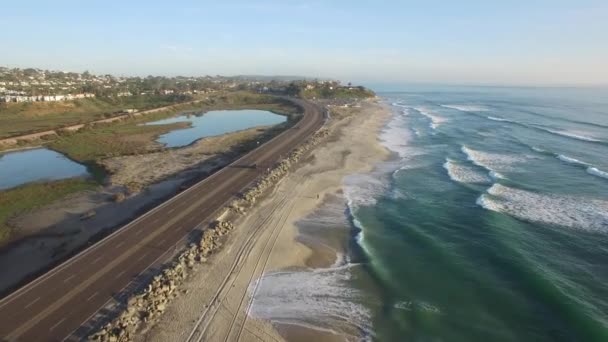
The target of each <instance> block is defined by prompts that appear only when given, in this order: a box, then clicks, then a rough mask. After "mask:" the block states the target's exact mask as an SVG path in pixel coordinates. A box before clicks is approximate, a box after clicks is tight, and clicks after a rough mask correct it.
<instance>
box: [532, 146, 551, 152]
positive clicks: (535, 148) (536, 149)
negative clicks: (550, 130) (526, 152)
mask: <svg viewBox="0 0 608 342" xmlns="http://www.w3.org/2000/svg"><path fill="white" fill-rule="evenodd" d="M531 148H532V151H534V152H538V153H547V151H546V150H543V149H542V148H540V147H536V146H532V147H531Z"/></svg>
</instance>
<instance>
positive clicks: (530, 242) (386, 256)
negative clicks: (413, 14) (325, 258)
mask: <svg viewBox="0 0 608 342" xmlns="http://www.w3.org/2000/svg"><path fill="white" fill-rule="evenodd" d="M380 95H381V96H382V97H383V99H384V102H386V103H387V104H388V105H389V106H390V107H391V109H392V111H393V117H392V119H390V121H389V122H388V123H387V125H386V127H384V129H383V130H382V132H381V134H380V137H379V139H380V141H381V142H382V144H384V145H385V146H386V147H387V148H388V149H390V150H391V151H392V152H393V155H392V157H391V158H390V160H388V161H385V162H382V163H380V164H378V165H376V167H375V170H374V171H373V172H371V173H366V174H353V175H350V176H348V177H346V178H345V179H344V187H343V188H344V191H343V193H339V194H335V195H334V196H331V198H327V199H326V201H325V203H324V205H322V206H321V207H320V208H319V209H318V210H317V211H315V212H313V213H312V214H310V215H309V216H307V217H306V218H304V219H303V220H302V221H300V223H299V227H300V228H301V231H300V233H301V235H300V237H299V239H300V241H302V242H304V243H306V244H308V245H311V246H314V247H315V248H321V249H323V250H330V251H331V250H332V249H333V250H335V253H336V261H335V263H334V264H333V265H331V266H330V267H324V268H316V269H315V268H310V269H304V270H301V269H297V270H283V271H280V272H273V273H269V274H266V275H265V276H264V277H263V279H262V280H261V282H262V283H261V286H260V287H259V289H258V291H257V292H256V293H255V302H254V306H253V309H252V314H253V315H254V316H256V317H260V318H265V319H269V320H271V321H273V322H274V323H282V324H291V325H298V326H304V327H308V328H312V329H316V330H320V331H324V332H329V333H335V334H339V335H341V336H346V337H347V339H348V340H349V341H359V340H366V341H466V342H471V341H608V91H606V89H603V90H602V89H565V88H554V89H540V88H490V87H484V88H473V87H424V88H421V87H418V88H411V89H403V90H402V91H400V92H390V93H389V92H387V93H381V94H380ZM344 236H349V237H350V238H349V242H347V243H345V242H344ZM337 237H338V238H337ZM339 237H342V238H341V240H340V238H339ZM337 240H340V241H342V242H336V241H337Z"/></svg>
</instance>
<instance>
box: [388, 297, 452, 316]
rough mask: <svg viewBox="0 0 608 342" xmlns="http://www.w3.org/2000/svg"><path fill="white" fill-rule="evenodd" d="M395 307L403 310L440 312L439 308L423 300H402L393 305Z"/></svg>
mask: <svg viewBox="0 0 608 342" xmlns="http://www.w3.org/2000/svg"><path fill="white" fill-rule="evenodd" d="M393 307H394V308H395V309H400V310H405V311H418V312H424V313H432V314H440V313H441V310H439V308H438V307H436V306H434V305H432V304H429V303H427V302H423V301H415V300H404V301H402V302H399V303H395V305H393Z"/></svg>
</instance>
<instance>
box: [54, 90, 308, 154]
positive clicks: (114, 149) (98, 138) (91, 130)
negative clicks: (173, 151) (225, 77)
mask: <svg viewBox="0 0 608 342" xmlns="http://www.w3.org/2000/svg"><path fill="white" fill-rule="evenodd" d="M241 108H247V109H264V110H270V111H273V112H276V113H278V114H283V115H287V116H288V117H289V118H290V120H291V119H293V118H295V116H296V113H299V109H298V108H297V107H295V106H294V105H293V104H292V103H291V102H289V101H285V100H283V99H281V98H278V97H274V96H268V95H260V94H253V93H246V92H235V93H226V94H220V95H218V96H215V97H211V98H209V99H208V100H204V101H202V102H199V103H196V104H183V105H180V106H176V107H174V108H171V109H169V110H165V111H160V112H157V113H151V114H147V115H144V116H141V117H134V118H132V119H129V120H126V121H121V122H116V123H111V124H107V125H95V126H93V127H88V128H85V129H83V130H81V131H78V132H75V133H65V134H62V135H61V136H60V137H58V138H56V139H54V140H52V141H51V142H50V143H49V145H48V146H49V147H50V148H52V149H54V150H57V151H59V152H61V153H64V154H66V155H67V156H68V157H70V158H72V159H74V160H77V161H80V162H83V163H88V164H92V163H95V162H96V160H97V159H100V158H107V157H115V156H121V155H133V154H142V153H149V152H151V151H156V150H159V149H161V148H162V146H159V145H158V144H156V143H155V142H154V140H155V139H156V137H158V136H159V135H162V134H164V133H167V132H169V131H172V130H175V129H178V128H185V127H188V125H189V124H188V123H185V122H178V123H173V124H168V125H149V126H146V125H141V124H142V123H144V122H149V121H155V120H159V119H163V118H166V117H169V116H173V115H176V114H178V113H183V112H192V113H200V112H204V111H209V110H216V109H241Z"/></svg>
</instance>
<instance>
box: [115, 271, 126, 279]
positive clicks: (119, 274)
mask: <svg viewBox="0 0 608 342" xmlns="http://www.w3.org/2000/svg"><path fill="white" fill-rule="evenodd" d="M123 274H125V271H122V272H120V273H118V274H117V275H116V276H115V277H114V279H118V278H120V276H121V275H123Z"/></svg>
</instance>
